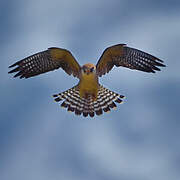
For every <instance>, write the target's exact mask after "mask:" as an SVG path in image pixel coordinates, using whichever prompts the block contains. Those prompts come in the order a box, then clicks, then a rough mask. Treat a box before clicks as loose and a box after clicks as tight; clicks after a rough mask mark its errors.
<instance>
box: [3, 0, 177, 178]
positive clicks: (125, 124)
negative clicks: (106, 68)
mask: <svg viewBox="0 0 180 180" xmlns="http://www.w3.org/2000/svg"><path fill="white" fill-rule="evenodd" d="M179 19H180V2H179V1H175V0H174V1H161V0H160V1H155V0H152V1H142V0H139V1H130V0H126V1H125V0H112V1H105V0H99V1H96V0H91V1H84V0H77V1H68V0H54V1H43V0H31V1H23V0H16V1H14V2H12V1H8V0H7V1H0V20H1V28H0V34H1V36H0V40H1V43H0V48H1V61H0V63H1V64H0V68H1V71H0V75H1V79H0V84H1V88H0V96H1V102H0V147H1V148H0V159H1V161H0V176H1V179H3V180H11V179H15V180H19V179H20V180H21V179H27V180H31V179H35V180H36V179H37V180H41V179H42V180H48V179H51V180H57V179H68V180H71V179H72V180H74V179H78V180H81V179H82V180H84V179H86V180H91V179H94V180H96V179H97V180H109V179H111V180H119V179H126V180H132V179H133V180H136V179H137V180H141V179H143V180H144V179H148V180H156V179H158V180H169V179H173V180H179V179H180V171H179V167H180V153H179V152H180V143H179V136H180V131H179V128H180V121H179V107H180V101H179V98H180V97H179V92H180V73H179V67H180V61H179V47H180V33H179V32H180V21H179ZM118 43H127V44H128V46H130V47H135V48H137V49H140V50H143V51H146V52H148V53H151V54H153V55H155V56H157V57H159V58H160V59H162V60H164V62H165V64H166V65H167V67H166V68H163V69H162V71H161V72H157V73H156V74H148V73H143V72H138V71H132V70H129V69H125V68H114V69H113V70H112V71H111V72H110V73H109V74H107V75H106V76H104V77H102V78H101V79H100V83H101V84H103V85H104V86H105V87H107V88H109V89H110V90H113V91H115V92H118V93H120V94H123V95H125V96H126V97H127V98H126V100H125V103H124V104H123V105H119V106H118V108H117V110H116V111H113V112H111V113H110V114H104V115H103V116H100V117H95V118H93V119H91V118H83V117H77V116H75V115H74V114H70V113H68V112H67V111H65V110H64V109H62V108H60V107H59V106H58V105H57V104H56V103H54V102H53V99H52V97H51V95H52V94H54V93H58V92H62V91H64V90H66V89H69V88H71V87H72V86H74V85H75V84H76V83H77V82H78V80H77V79H74V78H73V77H71V76H67V75H66V74H65V73H64V72H63V71H62V70H58V71H54V72H50V73H46V74H44V75H40V76H38V77H34V78H30V79H28V80H20V79H13V78H12V76H11V75H9V74H7V72H8V66H9V65H10V64H12V63H14V62H15V61H18V60H20V59H22V58H24V57H27V56H29V55H31V54H33V53H36V52H39V51H42V50H45V49H47V48H48V47H51V46H57V47H62V48H67V49H69V50H70V51H71V52H72V53H73V55H74V56H75V57H76V59H77V60H78V61H79V63H80V64H81V65H82V64H84V63H86V62H92V63H96V62H97V60H98V58H99V57H100V56H101V53H102V52H103V50H104V49H105V48H106V47H108V46H111V45H114V44H118Z"/></svg>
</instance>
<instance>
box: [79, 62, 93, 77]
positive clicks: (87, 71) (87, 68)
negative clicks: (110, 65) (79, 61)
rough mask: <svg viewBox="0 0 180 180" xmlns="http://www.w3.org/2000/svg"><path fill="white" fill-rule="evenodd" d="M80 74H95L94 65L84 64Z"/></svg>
mask: <svg viewBox="0 0 180 180" xmlns="http://www.w3.org/2000/svg"><path fill="white" fill-rule="evenodd" d="M81 72H82V73H83V74H86V75H90V74H95V72H96V66H95V65H94V64H90V63H88V64H84V65H83V66H82V68H81Z"/></svg>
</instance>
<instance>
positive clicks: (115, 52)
mask: <svg viewBox="0 0 180 180" xmlns="http://www.w3.org/2000/svg"><path fill="white" fill-rule="evenodd" d="M162 63H163V61H162V60H160V59H158V58H157V57H155V56H152V55H150V54H148V53H146V52H143V51H140V50H138V49H134V48H130V47H128V46H126V44H117V45H114V46H111V47H108V48H107V49H105V50H104V52H103V54H102V56H101V57H100V59H99V61H98V63H97V65H96V69H97V74H98V75H99V76H102V75H104V74H106V73H108V72H109V71H110V70H111V69H112V68H113V66H114V65H115V66H117V67H119V66H123V67H126V68H130V69H136V70H140V71H144V72H152V73H155V71H160V69H159V68H158V66H162V67H163V66H165V65H164V64H162Z"/></svg>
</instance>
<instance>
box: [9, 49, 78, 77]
mask: <svg viewBox="0 0 180 180" xmlns="http://www.w3.org/2000/svg"><path fill="white" fill-rule="evenodd" d="M16 66H17V67H16ZM12 67H15V68H14V69H12V70H11V71H9V73H15V72H17V73H16V74H15V75H14V77H18V76H19V77H20V78H29V77H33V76H36V75H39V74H42V73H45V72H49V71H53V70H55V69H58V68H62V69H63V70H64V71H65V72H66V73H67V74H69V75H71V74H73V76H75V77H79V72H80V65H79V64H78V62H77V61H76V59H75V58H74V57H73V55H72V54H71V52H69V51H68V50H66V49H61V48H55V47H52V48H49V49H48V50H46V51H42V52H39V53H36V54H34V55H32V56H29V57H27V58H25V59H22V60H20V61H18V62H16V63H14V64H13V65H11V66H9V68H12Z"/></svg>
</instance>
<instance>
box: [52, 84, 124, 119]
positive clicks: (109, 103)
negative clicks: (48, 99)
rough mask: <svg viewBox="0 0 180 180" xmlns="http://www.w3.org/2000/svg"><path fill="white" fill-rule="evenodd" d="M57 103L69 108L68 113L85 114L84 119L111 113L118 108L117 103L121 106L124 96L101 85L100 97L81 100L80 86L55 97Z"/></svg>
mask: <svg viewBox="0 0 180 180" xmlns="http://www.w3.org/2000/svg"><path fill="white" fill-rule="evenodd" d="M53 97H54V98H55V99H54V100H55V101H56V102H60V101H63V100H64V101H63V102H62V104H61V107H64V108H67V111H70V112H74V113H75V114H76V115H81V114H83V116H84V117H87V116H88V115H89V116H90V117H94V115H95V114H96V115H101V114H103V112H110V111H111V109H115V108H116V107H117V106H116V104H115V103H119V104H121V103H122V102H123V101H122V99H123V98H125V96H123V95H119V94H117V93H115V92H113V91H110V90H109V89H107V88H105V87H103V86H102V85H99V90H98V96H97V99H96V100H95V101H94V99H93V97H92V96H91V95H89V96H88V97H87V98H81V97H80V95H79V89H78V86H74V87H73V88H71V89H68V90H67V91H64V92H62V93H59V94H55V95H53Z"/></svg>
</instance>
